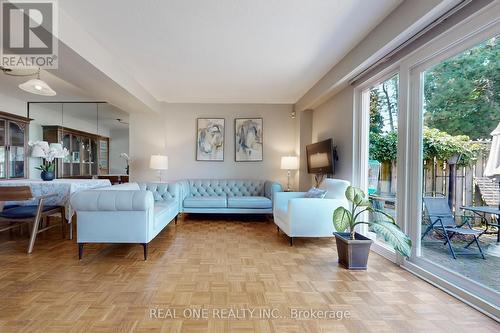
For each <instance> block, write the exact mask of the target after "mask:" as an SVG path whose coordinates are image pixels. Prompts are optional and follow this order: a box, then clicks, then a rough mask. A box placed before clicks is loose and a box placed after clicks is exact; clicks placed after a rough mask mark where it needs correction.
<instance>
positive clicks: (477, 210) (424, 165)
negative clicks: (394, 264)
mask: <svg viewBox="0 0 500 333" xmlns="http://www.w3.org/2000/svg"><path fill="white" fill-rule="evenodd" d="M450 53H453V52H450ZM447 55H448V54H446V56H447ZM442 58H443V57H437V58H436V59H431V60H429V61H428V62H426V63H424V64H422V65H421V66H419V68H418V70H416V71H415V72H414V73H413V79H414V81H415V83H417V84H418V87H420V89H418V90H419V99H420V101H419V103H418V105H420V110H419V114H420V122H421V123H422V129H421V135H420V140H421V144H420V145H421V147H422V152H421V156H422V160H421V172H422V181H421V186H422V206H421V210H422V211H421V214H420V216H421V217H420V219H419V221H420V226H419V227H420V228H419V229H420V234H419V235H418V236H419V238H420V240H419V242H417V243H416V245H417V247H418V248H417V251H416V259H417V260H424V261H426V264H429V267H433V266H434V267H435V269H434V271H435V272H436V273H438V274H440V275H442V276H445V275H446V276H447V275H448V274H449V275H452V276H454V277H455V278H456V279H457V281H459V280H461V282H460V285H461V286H462V287H465V288H469V287H471V286H472V285H476V287H479V288H481V289H483V293H488V290H490V291H491V294H492V295H494V293H498V292H499V291H500V279H499V278H498V277H499V274H500V243H498V238H497V236H498V235H499V234H498V226H499V220H498V219H499V215H496V213H498V214H500V211H499V210H498V208H499V190H498V183H497V181H496V180H494V179H491V178H488V177H486V176H485V165H486V162H487V159H488V157H489V154H490V150H491V133H492V132H493V131H494V130H495V128H497V126H498V125H499V124H500V75H499V74H498V73H500V60H499V59H500V43H499V39H498V37H492V38H488V39H486V40H484V41H481V42H479V43H477V44H475V45H473V46H471V47H467V48H466V49H465V50H462V51H461V52H459V53H454V54H450V56H448V57H446V58H445V59H442ZM443 272H445V273H443ZM476 289H477V288H476Z"/></svg>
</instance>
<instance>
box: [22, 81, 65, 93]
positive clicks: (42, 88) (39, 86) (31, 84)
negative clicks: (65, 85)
mask: <svg viewBox="0 0 500 333" xmlns="http://www.w3.org/2000/svg"><path fill="white" fill-rule="evenodd" d="M19 88H20V89H22V90H24V91H27V92H29V93H32V94H36V95H42V96H55V95H56V92H55V91H54V90H53V89H52V88H51V87H49V85H48V84H47V83H45V81H42V80H40V79H31V80H28V81H26V82H24V83H21V84H20V85H19Z"/></svg>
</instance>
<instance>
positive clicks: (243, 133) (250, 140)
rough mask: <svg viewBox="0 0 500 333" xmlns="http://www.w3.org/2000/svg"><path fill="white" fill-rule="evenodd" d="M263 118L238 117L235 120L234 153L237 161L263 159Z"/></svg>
mask: <svg viewBox="0 0 500 333" xmlns="http://www.w3.org/2000/svg"><path fill="white" fill-rule="evenodd" d="M263 133H264V128H263V121H262V118H237V119H235V120H234V140H235V142H234V153H235V158H234V159H235V161H236V162H258V161H262V159H263V155H264V154H263V152H264V140H263Z"/></svg>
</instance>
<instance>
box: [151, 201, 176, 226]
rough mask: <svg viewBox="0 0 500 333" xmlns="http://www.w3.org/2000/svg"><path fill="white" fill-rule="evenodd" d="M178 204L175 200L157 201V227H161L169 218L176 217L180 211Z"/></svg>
mask: <svg viewBox="0 0 500 333" xmlns="http://www.w3.org/2000/svg"><path fill="white" fill-rule="evenodd" d="M178 208H179V207H178V206H177V202H176V201H175V200H173V199H169V200H163V201H157V202H155V205H154V217H155V226H157V225H159V224H160V223H161V222H162V220H163V219H165V218H166V217H167V216H172V215H173V216H175V215H177V214H176V211H177V210H178Z"/></svg>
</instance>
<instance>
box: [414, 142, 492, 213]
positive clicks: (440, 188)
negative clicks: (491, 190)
mask: <svg viewBox="0 0 500 333" xmlns="http://www.w3.org/2000/svg"><path fill="white" fill-rule="evenodd" d="M476 143H478V144H480V145H481V146H482V149H481V150H480V151H479V152H478V154H477V156H476V159H475V162H474V163H473V164H471V165H469V166H466V167H460V166H457V167H456V172H455V176H454V177H453V181H454V184H455V186H454V193H452V197H453V198H454V200H453V201H454V202H453V204H452V206H453V207H452V208H453V209H454V210H456V209H458V208H460V206H471V205H476V206H479V205H481V204H482V202H481V195H480V193H479V189H478V188H477V187H476V186H475V184H474V178H475V177H483V173H484V168H485V167H486V162H487V161H488V155H489V152H490V147H491V142H490V141H479V142H476ZM423 180H424V181H423V193H424V194H425V195H431V196H435V195H443V196H446V197H449V195H450V193H449V183H450V166H448V165H447V163H446V161H439V160H436V159H435V160H434V161H430V162H429V161H426V162H424V175H423Z"/></svg>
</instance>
